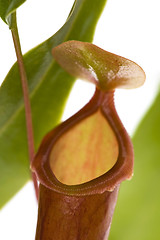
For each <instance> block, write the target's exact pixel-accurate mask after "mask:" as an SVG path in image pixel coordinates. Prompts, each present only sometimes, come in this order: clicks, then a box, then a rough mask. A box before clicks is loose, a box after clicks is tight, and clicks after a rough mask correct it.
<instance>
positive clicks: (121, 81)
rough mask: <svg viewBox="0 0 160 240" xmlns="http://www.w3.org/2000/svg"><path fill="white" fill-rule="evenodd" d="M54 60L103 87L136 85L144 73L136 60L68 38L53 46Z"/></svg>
mask: <svg viewBox="0 0 160 240" xmlns="http://www.w3.org/2000/svg"><path fill="white" fill-rule="evenodd" d="M52 54H53V56H54V58H55V60H56V61H57V62H58V63H59V64H60V66H61V67H63V68H64V69H65V70H66V71H67V72H68V73H70V74H71V75H72V76H75V77H77V78H81V79H85V80H87V81H90V82H92V83H94V84H96V85H97V86H98V88H100V89H101V90H103V91H108V90H113V89H115V88H136V87H139V86H141V85H142V84H143V83H144V81H145V78H146V77H145V73H144V71H143V70H142V68H141V67H140V66H138V65H137V64H136V63H135V62H133V61H131V60H129V59H126V58H124V57H120V56H118V55H115V54H113V53H110V52H107V51H105V50H103V49H101V48H99V47H97V46H96V45H94V44H92V43H88V42H80V41H75V40H74V41H68V42H64V43H62V44H60V45H58V46H57V47H55V48H53V50H52Z"/></svg>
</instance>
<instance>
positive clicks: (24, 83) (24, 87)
mask: <svg viewBox="0 0 160 240" xmlns="http://www.w3.org/2000/svg"><path fill="white" fill-rule="evenodd" d="M10 29H11V33H12V38H13V42H14V47H15V52H16V56H17V63H18V67H19V72H20V78H21V84H22V91H23V97H24V107H25V118H26V128H27V139H28V152H29V159H30V163H32V161H33V159H34V155H35V150H34V136H33V126H32V114H31V105H30V100H29V90H28V84H27V75H26V71H25V67H24V61H23V55H22V51H21V45H20V39H19V34H18V27H17V19H16V12H14V13H12V14H11V25H10ZM31 175H32V180H33V183H34V188H35V193H36V197H37V199H38V183H37V179H36V175H35V174H34V173H33V172H32V173H31Z"/></svg>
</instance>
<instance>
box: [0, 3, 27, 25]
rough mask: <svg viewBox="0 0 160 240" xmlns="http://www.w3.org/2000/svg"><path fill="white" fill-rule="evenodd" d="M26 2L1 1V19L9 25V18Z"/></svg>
mask: <svg viewBox="0 0 160 240" xmlns="http://www.w3.org/2000/svg"><path fill="white" fill-rule="evenodd" d="M25 1H26V0H0V17H1V18H2V20H3V21H4V22H5V23H7V24H9V16H10V14H11V13H12V12H14V11H16V9H17V8H18V7H19V6H20V5H22V4H23V3H24V2H25Z"/></svg>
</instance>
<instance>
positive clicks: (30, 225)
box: [0, 0, 160, 240]
mask: <svg viewBox="0 0 160 240" xmlns="http://www.w3.org/2000/svg"><path fill="white" fill-rule="evenodd" d="M44 2H45V3H44ZM72 3H73V0H58V1H55V0H45V1H44V0H34V1H33V0H27V2H26V3H25V4H23V6H21V7H20V8H19V10H18V25H19V33H20V38H21V45H22V51H23V53H25V52H27V51H28V50H29V49H31V48H33V47H34V46H36V45H37V44H39V43H41V42H42V41H44V40H46V39H47V38H48V37H50V36H51V35H52V34H53V33H55V32H56V31H57V30H58V29H59V28H60V27H61V26H62V25H63V23H64V22H65V20H66V18H67V16H68V13H69V11H70V9H71V6H72ZM159 9H160V3H159V0H152V1H150V0H134V1H133V0H108V3H107V5H106V7H105V10H104V12H103V14H102V16H101V18H100V21H99V23H98V25H97V29H96V33H95V38H94V43H95V44H96V45H98V46H99V47H101V48H103V49H105V50H107V51H110V52H113V53H115V54H118V55H121V56H123V57H126V58H129V59H131V60H133V61H135V62H137V63H138V64H139V65H140V66H141V67H142V68H143V69H144V71H145V73H146V76H147V79H146V83H145V85H144V86H143V87H141V88H139V89H135V90H118V91H117V92H116V98H115V100H116V106H117V110H118V112H119V115H120V117H121V119H122V121H123V123H124V125H125V127H126V129H127V130H128V132H129V133H130V134H131V135H132V134H133V132H134V130H135V128H136V125H137V123H138V122H139V120H140V119H141V117H142V116H143V114H144V113H145V111H146V109H147V108H148V106H149V105H150V104H151V102H152V100H153V98H154V96H155V93H156V91H157V89H158V88H157V86H158V85H159V82H160V61H159V56H160V34H159V31H160V30H159V29H160V26H159V25H160V14H159ZM15 60H16V58H15V53H14V49H13V43H12V39H11V34H10V32H9V30H8V27H7V25H5V24H4V23H3V22H2V21H1V20H0V82H2V81H3V79H4V78H5V76H6V74H7V72H8V70H9V69H10V67H11V66H12V64H13V63H14V62H15ZM84 86H85V87H84ZM93 91H94V87H93V86H92V85H91V84H87V83H84V82H82V81H80V80H78V81H77V83H76V85H75V87H74V90H73V92H72V94H71V97H70V99H69V101H68V105H67V108H66V111H65V113H64V117H63V119H65V118H67V117H69V116H70V115H71V114H73V113H74V112H76V111H77V110H78V109H79V108H80V107H81V106H82V105H84V104H85V103H86V102H87V101H88V100H89V99H90V97H91V95H92V94H93ZM36 217H37V206H36V201H35V197H34V191H33V187H32V184H31V183H28V184H27V185H26V186H25V187H24V188H23V189H22V190H21V191H20V192H19V193H18V194H17V195H16V196H15V197H14V198H13V200H12V201H10V202H9V203H7V204H6V206H5V207H4V208H3V210H2V211H1V212H0V239H2V240H10V239H15V240H22V239H23V240H33V239H34V235H35V229H36ZM46 240H47V239H46Z"/></svg>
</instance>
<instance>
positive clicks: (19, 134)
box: [0, 0, 106, 207]
mask: <svg viewBox="0 0 160 240" xmlns="http://www.w3.org/2000/svg"><path fill="white" fill-rule="evenodd" d="M105 3H106V0H101V1H99V0H77V1H75V5H74V8H73V11H72V13H71V14H70V17H69V18H68V19H67V22H66V24H65V25H64V26H63V27H62V28H61V29H60V30H59V31H58V32H57V33H56V34H55V35H54V36H53V37H51V38H49V39H48V40H47V41H45V42H44V43H42V44H41V45H39V46H38V47H36V48H35V49H33V50H31V51H30V52H28V53H27V54H26V55H25V56H24V61H25V67H26V70H27V76H28V81H29V90H30V97H31V105H32V112H33V124H34V134H35V143H36V149H37V148H38V146H39V144H40V142H41V140H42V137H43V136H44V135H45V134H46V133H47V132H48V131H49V130H50V129H52V128H53V127H54V126H55V125H56V124H58V122H59V121H60V118H61V116H62V113H63V109H64V106H65V103H66V100H67V97H68V95H69V92H70V90H71V88H72V85H73V83H74V81H75V79H74V78H73V77H71V76H70V75H69V74H67V73H66V72H65V71H64V70H63V69H61V68H60V67H59V66H58V64H56V63H55V61H54V60H53V57H52V54H51V50H52V48H53V47H55V46H57V45H58V44H60V43H62V42H63V41H67V40H72V39H77V40H81V41H92V39H93V33H94V30H95V26H96V23H97V21H98V18H99V16H100V14H101V11H102V10H103V7H104V5H105ZM0 116H1V118H0V196H1V197H0V207H2V206H3V205H4V204H5V203H6V201H8V200H9V199H10V198H11V197H12V196H13V195H14V194H15V193H16V192H17V191H18V190H19V189H20V188H21V187H22V186H23V185H24V184H25V183H26V182H27V181H28V180H29V178H30V173H29V161H28V151H27V140H26V129H25V116H24V105H23V97H22V91H21V84H20V79H19V73H18V68H17V64H15V65H14V66H13V67H12V69H11V70H10V72H9V73H8V75H7V77H6V79H5V81H4V82H3V84H2V86H1V89H0Z"/></svg>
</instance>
